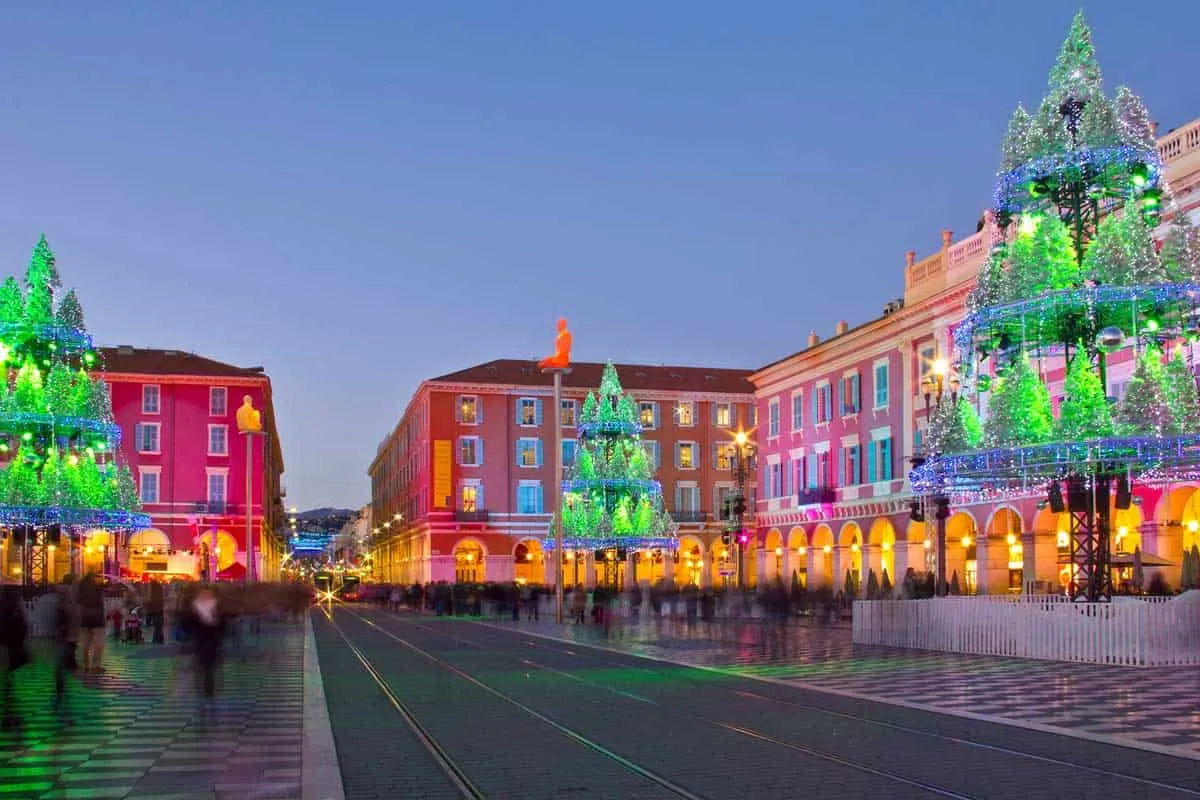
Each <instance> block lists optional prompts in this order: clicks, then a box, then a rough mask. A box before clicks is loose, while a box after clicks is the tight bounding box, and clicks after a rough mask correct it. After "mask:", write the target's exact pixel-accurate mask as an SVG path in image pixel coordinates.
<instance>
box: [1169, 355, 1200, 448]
mask: <svg viewBox="0 0 1200 800" xmlns="http://www.w3.org/2000/svg"><path fill="white" fill-rule="evenodd" d="M1163 395H1164V399H1165V400H1166V403H1167V408H1168V409H1169V410H1170V412H1171V426H1170V432H1171V433H1174V434H1184V435H1188V434H1197V433H1200V392H1197V390H1196V374H1195V373H1194V372H1193V371H1192V368H1191V366H1190V365H1189V364H1188V363H1187V361H1186V360H1185V359H1184V356H1183V348H1182V347H1179V346H1176V348H1175V353H1174V355H1173V356H1172V357H1171V360H1170V361H1168V362H1167V368H1166V370H1165V372H1164V374H1163Z"/></svg>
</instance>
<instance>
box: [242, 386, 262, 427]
mask: <svg viewBox="0 0 1200 800" xmlns="http://www.w3.org/2000/svg"><path fill="white" fill-rule="evenodd" d="M237 426H238V430H239V431H240V432H242V433H261V432H262V414H261V413H260V412H259V410H258V409H257V408H255V407H254V398H253V397H251V396H250V395H246V396H245V397H243V398H242V407H241V408H239V409H238V410H237Z"/></svg>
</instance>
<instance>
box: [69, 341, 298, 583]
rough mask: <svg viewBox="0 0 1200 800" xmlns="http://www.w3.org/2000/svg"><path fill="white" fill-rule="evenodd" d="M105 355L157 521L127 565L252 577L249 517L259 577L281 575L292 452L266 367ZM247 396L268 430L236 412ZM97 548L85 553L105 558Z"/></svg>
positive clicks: (125, 352) (128, 353) (138, 538)
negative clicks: (245, 429)
mask: <svg viewBox="0 0 1200 800" xmlns="http://www.w3.org/2000/svg"><path fill="white" fill-rule="evenodd" d="M102 356H103V358H104V363H105V376H104V377H105V380H106V381H107V382H108V384H109V387H110V389H111V393H112V404H113V415H114V417H115V418H116V422H117V424H118V425H119V426H120V428H121V449H122V452H123V455H124V457H125V459H126V460H127V462H128V463H129V466H130V468H131V470H132V471H133V475H134V479H135V480H136V481H137V484H138V489H139V493H140V496H141V499H142V504H143V506H144V510H145V511H146V512H147V513H149V514H150V518H151V525H152V527H151V529H150V530H147V531H143V532H140V533H137V534H134V535H133V537H131V539H130V541H129V542H128V546H127V549H126V552H124V553H122V555H121V560H122V564H123V566H124V567H125V568H126V569H128V570H130V571H131V572H132V573H133V574H134V575H135V576H136V575H140V574H142V573H149V574H151V575H160V576H166V575H183V576H187V577H193V578H206V577H207V578H210V579H211V578H213V577H222V578H236V577H239V576H241V575H244V574H245V571H246V569H247V567H248V566H249V563H248V548H247V544H246V517H247V513H249V515H250V521H251V529H252V531H253V535H254V548H253V549H254V560H255V562H256V568H255V574H256V576H257V577H259V578H260V579H267V580H270V579H276V578H278V575H279V563H280V560H281V556H282V553H283V546H284V542H283V540H282V538H281V536H282V531H283V524H282V523H283V508H282V494H281V483H280V476H281V474H282V472H283V456H282V452H281V449H280V444H279V437H278V435H277V430H276V427H275V412H274V406H273V400H272V392H271V379H270V378H269V377H268V376H267V374H266V373H265V372H264V371H263V369H262V368H261V367H251V368H244V367H236V366H233V365H231V364H224V363H222V362H219V361H214V360H212V359H208V358H204V357H203V356H198V355H195V354H192V353H185V352H181V351H176V350H153V349H141V348H132V347H114V348H106V349H104V350H103V351H102ZM244 397H249V398H250V399H251V401H252V403H253V405H254V407H255V408H256V409H259V410H260V411H261V413H262V422H263V430H264V433H263V434H262V435H259V436H254V437H247V436H246V435H243V434H240V433H239V432H238V427H237V423H236V420H235V415H236V413H237V410H238V407H239V406H241V405H242V402H243V398H244ZM247 447H249V448H250V451H251V452H250V457H251V462H250V463H251V468H250V487H251V492H250V496H247V491H246V490H247V482H246V475H247V473H246V468H247V457H246V451H247ZM96 550H97V548H89V549H88V550H87V551H85V559H88V558H92V559H96V558H99V557H101V556H100V554H99V553H98V552H96Z"/></svg>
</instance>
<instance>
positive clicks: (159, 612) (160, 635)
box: [146, 581, 167, 644]
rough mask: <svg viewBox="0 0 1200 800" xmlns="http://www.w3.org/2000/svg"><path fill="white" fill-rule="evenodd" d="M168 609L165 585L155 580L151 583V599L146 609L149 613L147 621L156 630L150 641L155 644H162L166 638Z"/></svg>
mask: <svg viewBox="0 0 1200 800" xmlns="http://www.w3.org/2000/svg"><path fill="white" fill-rule="evenodd" d="M166 610H167V598H166V593H165V592H164V591H163V585H162V584H161V583H159V582H158V581H154V582H153V583H151V584H150V599H149V601H148V602H147V604H146V611H147V612H148V614H149V619H148V620H147V622H149V623H150V627H151V628H152V629H153V631H154V633H153V634H152V635H151V639H150V641H151V642H153V643H154V644H162V643H163V642H164V641H165V640H166V635H165V631H164V627H165V625H166V620H165V619H164V617H165V615H166Z"/></svg>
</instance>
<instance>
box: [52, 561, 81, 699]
mask: <svg viewBox="0 0 1200 800" xmlns="http://www.w3.org/2000/svg"><path fill="white" fill-rule="evenodd" d="M56 591H57V594H58V607H57V608H56V609H55V611H54V640H55V648H54V707H55V708H60V707H61V706H62V703H63V699H64V697H65V695H66V689H67V673H68V672H69V671H71V670H74V669H75V665H76V661H75V647H76V645H77V644H78V642H79V630H80V622H81V615H80V612H79V603H78V602H76V600H75V579H74V578H73V577H72V576H70V575H68V576H67V577H66V578H64V579H63V582H62V584H61V585H59V586H58V587H57V589H56Z"/></svg>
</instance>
